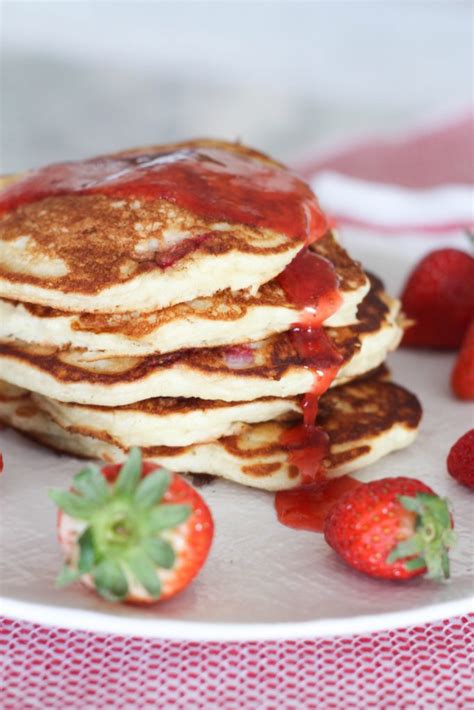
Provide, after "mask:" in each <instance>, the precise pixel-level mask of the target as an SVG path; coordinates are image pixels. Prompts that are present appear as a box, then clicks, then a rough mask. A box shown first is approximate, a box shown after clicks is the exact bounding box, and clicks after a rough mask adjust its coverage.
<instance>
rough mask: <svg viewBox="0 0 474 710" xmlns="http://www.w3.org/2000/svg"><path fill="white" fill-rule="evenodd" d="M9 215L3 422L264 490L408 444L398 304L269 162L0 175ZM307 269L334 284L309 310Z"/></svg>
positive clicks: (140, 154)
mask: <svg viewBox="0 0 474 710" xmlns="http://www.w3.org/2000/svg"><path fill="white" fill-rule="evenodd" d="M0 211H1V212H2V214H3V216H2V218H1V223H0V224H1V227H0V230H1V240H0V372H1V375H0V377H1V381H0V420H2V421H3V422H4V423H6V424H9V425H11V426H13V427H15V428H16V429H18V430H20V431H22V432H25V433H27V434H28V435H30V436H31V437H33V438H35V439H36V440H38V441H40V442H42V443H44V444H47V445H48V446H51V447H53V448H54V449H57V450H60V451H66V452H70V453H72V454H75V455H79V456H84V457H87V458H99V459H104V460H107V461H120V460H123V459H124V458H125V456H126V452H127V450H128V449H129V448H130V447H132V446H140V447H142V448H143V449H144V453H145V456H146V457H147V458H149V459H154V460H156V461H157V462H160V463H162V464H163V465H165V466H167V467H168V468H170V469H172V470H174V471H179V472H184V473H187V472H190V473H206V474H214V475H217V476H221V477H224V478H227V479H230V480H232V481H236V482H238V483H243V484H246V485H249V486H253V487H257V488H262V489H267V490H280V489H285V488H292V487H295V486H297V485H300V484H301V483H306V482H309V481H310V480H312V479H314V478H317V477H318V476H320V475H324V474H323V472H324V473H325V475H329V476H333V475H341V474H343V473H348V472H350V471H353V470H355V469H357V468H360V467H361V466H363V465H366V464H368V463H371V462H372V461H374V460H376V459H378V458H380V457H381V456H383V455H385V454H387V453H388V452H390V451H392V450H394V449H397V448H400V447H403V446H406V445H408V444H409V443H410V442H411V441H412V440H413V438H414V436H415V435H416V431H417V426H418V423H419V419H420V415H421V411H420V406H419V404H418V402H417V400H416V398H415V397H414V396H413V395H412V394H410V393H409V392H407V391H406V390H405V389H403V388H402V387H400V386H398V385H396V384H393V383H391V382H389V381H388V378H387V371H386V370H385V369H384V368H383V367H382V365H383V363H384V361H385V358H386V356H387V353H388V352H389V351H391V350H393V349H394V348H395V347H397V345H398V343H399V341H400V338H401V334H402V328H401V325H400V313H399V303H398V301H397V300H395V299H393V298H391V297H390V296H388V295H387V293H386V292H385V291H384V288H383V285H382V283H381V282H380V281H379V280H378V279H377V278H376V277H374V276H371V275H369V276H368V275H366V274H365V273H364V271H363V270H362V268H361V266H360V265H359V264H358V263H356V262H354V261H353V260H352V259H351V258H350V257H349V255H348V254H347V253H346V252H345V251H344V249H343V248H342V247H341V245H340V244H339V243H338V241H337V238H336V236H335V235H334V233H332V232H331V231H328V230H327V229H326V228H325V223H324V218H323V216H322V215H321V213H320V211H319V208H318V205H317V202H316V199H315V198H314V196H313V195H312V193H311V191H310V190H309V188H308V187H307V186H306V185H305V184H304V183H302V182H301V181H300V180H299V179H298V178H296V177H295V176H293V175H292V174H291V173H289V172H288V171H286V169H285V168H284V167H283V166H281V165H279V164H278V163H275V162H274V161H272V160H270V159H269V158H267V157H266V156H264V155H262V154H260V153H257V152H256V151H253V150H250V149H247V148H244V147H243V146H241V145H238V144H231V143H222V142H214V141H193V142H188V143H184V144H178V145H172V146H164V147H153V148H147V149H139V150H135V151H128V152H126V153H121V154H116V155H114V156H103V157H101V158H98V159H94V160H90V161H82V162H78V163H68V164H62V165H60V166H50V167H48V168H44V169H41V170H39V171H35V172H33V173H30V174H28V175H26V176H20V177H17V178H13V179H11V180H7V181H5V184H4V186H3V189H2V192H1V193H0ZM308 255H309V256H308ZM298 259H299V260H304V268H303V269H302V270H301V271H298V268H297V266H298V264H300V261H298ZM313 267H314V270H315V271H314V278H313V283H314V284H316V285H317V284H318V278H319V277H320V276H321V274H323V272H324V273H325V274H326V275H328V274H329V276H331V274H333V276H334V283H335V284H336V285H337V290H335V289H334V288H333V289H331V288H329V287H327V288H326V289H324V288H322V287H321V288H320V289H319V290H318V288H315V289H312V290H311V289H310V291H311V293H310V296H311V298H310V299H309V300H308V302H304V303H303V302H302V301H301V298H300V297H298V298H296V297H295V295H294V293H295V289H294V288H293V287H292V286H291V283H295V282H298V280H299V278H300V274H301V275H302V276H303V277H304V278H303V280H304V281H305V284H306V286H307V284H308V268H309V269H311V268H313ZM309 276H311V274H309ZM309 282H311V278H310V279H309ZM288 284H290V285H289V286H288ZM307 291H308V289H307V288H306V292H307ZM303 336H304V337H303ZM308 338H309V340H308ZM303 341H304V343H303V344H304V345H305V347H302V346H301V343H302V342H303ZM326 390H327V391H326ZM311 392H312V393H313V394H312V399H311V397H308V394H307V393H311ZM319 397H320V399H319ZM318 399H319V401H318ZM303 412H305V424H303ZM311 412H312V413H313V414H312V415H311ZM316 412H317V419H316V422H314V421H311V416H313V417H314V415H315V414H316Z"/></svg>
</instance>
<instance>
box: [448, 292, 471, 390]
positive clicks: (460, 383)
mask: <svg viewBox="0 0 474 710" xmlns="http://www.w3.org/2000/svg"><path fill="white" fill-rule="evenodd" d="M472 288H473V290H474V284H473V286H472ZM451 388H452V390H453V392H454V394H455V395H456V397H459V399H474V319H473V320H472V321H471V324H470V326H469V328H468V329H467V332H466V334H465V336H464V339H463V341H462V344H461V350H460V351H459V355H458V358H457V360H456V364H455V365H454V369H453V372H452V375H451Z"/></svg>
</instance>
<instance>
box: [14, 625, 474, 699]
mask: <svg viewBox="0 0 474 710" xmlns="http://www.w3.org/2000/svg"><path fill="white" fill-rule="evenodd" d="M0 629H1V631H0V667H1V677H2V680H3V685H4V691H3V692H4V695H3V701H2V705H1V707H2V710H23V709H26V708H51V709H52V710H53V709H54V710H65V709H66V708H67V709H68V710H69V709H76V708H77V710H82V709H85V708H87V710H105V709H106V708H107V709H109V708H113V709H114V710H122V709H125V708H126V709H127V710H128V709H129V708H137V709H138V708H154V707H160V708H176V710H180V709H181V708H182V709H183V710H185V709H186V710H188V708H206V710H212V708H225V709H226V710H232V708H245V709H246V710H252V709H253V708H255V709H257V708H258V709H264V710H273V709H275V710H277V708H278V710H284V709H288V710H290V709H293V708H294V709H295V710H296V709H297V708H298V709H299V708H308V709H309V708H317V709H318V710H325V709H326V708H328V709H329V708H335V709H337V710H343V709H344V710H346V708H347V709H348V708H360V709H364V710H365V708H383V710H385V709H388V708H399V709H400V710H407V709H408V708H410V710H412V709H415V708H419V709H420V710H421V709H423V710H425V709H427V708H430V710H436V709H438V708H439V710H441V709H442V710H454V709H455V708H460V709H461V708H462V710H467V709H468V708H471V707H474V686H473V680H472V679H473V670H474V668H473V665H474V664H473V658H474V615H472V616H469V617H459V618H455V619H451V620H447V621H443V622H441V623H434V624H426V625H424V626H420V627H412V628H409V629H403V630H397V631H386V632H379V633H375V634H372V635H370V636H352V637H349V636H342V637H339V638H335V639H316V640H310V641H307V640H306V641H272V642H259V643H256V642H255V643H223V644H221V643H202V644H201V643H185V642H175V641H153V640H149V639H147V640H143V639H137V638H123V637H119V636H110V635H107V636H102V635H100V636H98V635H94V634H90V633H87V632H82V631H79V632H77V631H69V630H64V629H55V628H51V629H47V628H44V627H41V626H37V625H34V624H28V623H24V622H17V621H9V620H3V622H2V623H1V626H0Z"/></svg>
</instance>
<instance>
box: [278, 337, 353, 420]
mask: <svg viewBox="0 0 474 710" xmlns="http://www.w3.org/2000/svg"><path fill="white" fill-rule="evenodd" d="M290 337H291V340H292V343H293V347H294V348H295V350H296V352H297V353H298V355H299V356H300V358H301V359H302V360H304V361H305V363H306V366H307V367H308V368H309V369H310V370H311V371H312V373H313V376H314V383H313V387H312V388H311V390H310V391H309V392H307V393H306V394H305V395H304V397H303V402H302V407H303V418H304V423H305V424H306V425H311V424H314V422H315V420H316V415H317V413H318V399H319V397H321V395H322V394H324V392H326V390H327V389H328V388H329V386H330V384H331V382H332V381H333V379H334V378H335V377H336V375H337V373H338V371H339V368H340V366H341V363H342V356H341V355H340V354H339V353H338V351H337V350H336V348H335V347H334V345H333V344H332V342H331V341H330V340H329V338H328V336H327V335H326V333H325V331H324V329H323V328H317V329H313V328H305V327H304V326H303V327H298V326H296V327H294V328H293V329H292V331H291V333H290Z"/></svg>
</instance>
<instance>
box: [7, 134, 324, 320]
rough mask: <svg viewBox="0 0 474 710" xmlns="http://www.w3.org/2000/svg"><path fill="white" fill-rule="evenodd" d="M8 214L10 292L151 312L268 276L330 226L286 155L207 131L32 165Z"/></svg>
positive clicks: (79, 305) (12, 186)
mask: <svg viewBox="0 0 474 710" xmlns="http://www.w3.org/2000/svg"><path fill="white" fill-rule="evenodd" d="M144 175H146V176H147V179H146V181H145V180H144V179H143V176H144ZM150 179H151V180H152V182H153V184H152V187H151V188H150ZM0 213H3V217H2V219H1V221H0V237H1V239H0V296H1V297H3V298H7V299H12V300H19V301H26V302H29V303H38V304H41V305H44V306H51V307H54V308H60V309H61V310H63V311H79V310H84V311H87V312H125V311H131V310H134V309H138V310H142V311H151V310H154V309H160V308H165V307H168V306H170V305H173V304H175V303H182V302H187V301H191V300H193V299H195V298H197V297H202V296H208V295H211V294H213V293H216V292H218V291H221V290H223V289H226V288H230V289H232V290H237V289H244V288H248V287H250V286H253V287H258V286H259V285H261V284H263V283H266V282H267V281H269V280H270V279H272V278H273V277H274V276H276V275H277V274H278V273H280V272H281V271H282V270H283V269H284V268H285V266H286V265H287V264H288V263H289V262H290V261H291V260H292V259H293V258H294V256H295V255H296V254H297V253H298V251H300V249H301V248H302V247H303V246H304V245H305V244H307V243H309V242H311V241H314V240H315V239H316V238H318V237H319V236H322V233H323V232H324V231H325V227H326V225H325V222H324V218H323V216H322V214H321V212H320V211H319V208H318V204H317V201H316V198H315V197H314V195H313V193H312V192H311V190H310V188H309V187H308V186H307V185H306V184H305V183H303V182H302V181H301V180H299V179H298V178H297V177H296V176H294V175H293V174H292V173H290V172H289V171H287V170H286V169H285V168H284V167H283V166H281V165H279V164H278V163H275V162H274V161H272V160H271V159H269V158H267V157H266V156H265V155H263V154H260V153H257V152H256V151H253V150H250V149H248V148H245V147H243V146H241V145H239V144H233V143H224V142H216V141H204V140H201V141H191V142H187V143H180V144H173V145H165V146H158V147H151V148H142V149H137V150H135V151H128V152H126V153H118V154H114V155H112V156H101V157H100V158H97V159H93V160H89V161H78V162H77V163H65V164H61V165H57V166H49V167H47V168H44V169H42V170H39V171H35V172H32V173H29V174H27V175H26V176H24V177H20V178H19V179H18V181H16V182H13V183H12V182H11V181H10V182H9V183H8V184H6V186H5V187H4V189H3V190H2V192H1V193H0Z"/></svg>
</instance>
